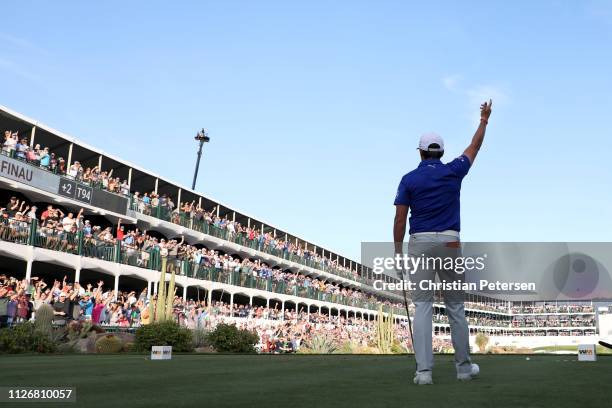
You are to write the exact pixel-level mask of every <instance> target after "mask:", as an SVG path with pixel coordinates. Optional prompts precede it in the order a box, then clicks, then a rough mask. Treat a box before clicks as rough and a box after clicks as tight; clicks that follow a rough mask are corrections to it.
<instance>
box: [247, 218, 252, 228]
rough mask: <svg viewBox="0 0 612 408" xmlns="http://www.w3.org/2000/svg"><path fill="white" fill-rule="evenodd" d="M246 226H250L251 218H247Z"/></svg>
mask: <svg viewBox="0 0 612 408" xmlns="http://www.w3.org/2000/svg"><path fill="white" fill-rule="evenodd" d="M247 228H251V218H247Z"/></svg>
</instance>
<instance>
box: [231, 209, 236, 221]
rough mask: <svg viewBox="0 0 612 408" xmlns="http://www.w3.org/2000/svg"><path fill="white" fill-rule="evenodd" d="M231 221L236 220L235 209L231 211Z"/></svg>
mask: <svg viewBox="0 0 612 408" xmlns="http://www.w3.org/2000/svg"><path fill="white" fill-rule="evenodd" d="M232 222H236V211H232Z"/></svg>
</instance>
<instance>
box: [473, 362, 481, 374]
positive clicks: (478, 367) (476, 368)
mask: <svg viewBox="0 0 612 408" xmlns="http://www.w3.org/2000/svg"><path fill="white" fill-rule="evenodd" d="M478 373H480V366H478V364H472V375H478Z"/></svg>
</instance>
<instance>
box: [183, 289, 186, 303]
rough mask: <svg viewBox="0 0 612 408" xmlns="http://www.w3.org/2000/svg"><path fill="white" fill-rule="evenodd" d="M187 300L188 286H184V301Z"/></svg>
mask: <svg viewBox="0 0 612 408" xmlns="http://www.w3.org/2000/svg"><path fill="white" fill-rule="evenodd" d="M185 300H187V286H183V301H185Z"/></svg>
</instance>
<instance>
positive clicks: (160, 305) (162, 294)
mask: <svg viewBox="0 0 612 408" xmlns="http://www.w3.org/2000/svg"><path fill="white" fill-rule="evenodd" d="M167 262H168V258H167V257H165V256H164V257H162V261H161V275H160V277H159V284H158V287H157V302H156V303H155V317H154V318H153V320H152V321H153V322H161V321H162V320H164V319H165V318H166V313H165V312H166V307H165V306H166V265H167Z"/></svg>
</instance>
